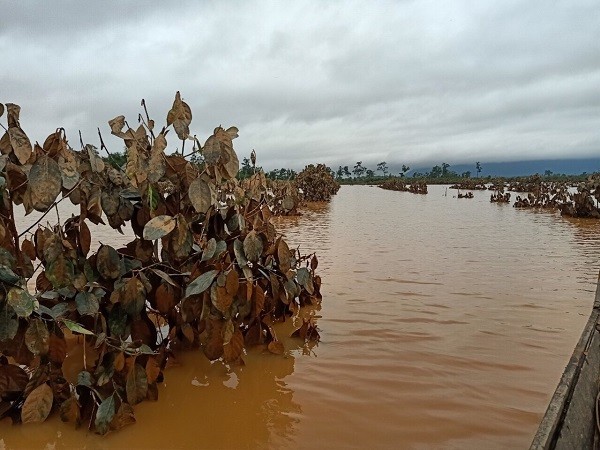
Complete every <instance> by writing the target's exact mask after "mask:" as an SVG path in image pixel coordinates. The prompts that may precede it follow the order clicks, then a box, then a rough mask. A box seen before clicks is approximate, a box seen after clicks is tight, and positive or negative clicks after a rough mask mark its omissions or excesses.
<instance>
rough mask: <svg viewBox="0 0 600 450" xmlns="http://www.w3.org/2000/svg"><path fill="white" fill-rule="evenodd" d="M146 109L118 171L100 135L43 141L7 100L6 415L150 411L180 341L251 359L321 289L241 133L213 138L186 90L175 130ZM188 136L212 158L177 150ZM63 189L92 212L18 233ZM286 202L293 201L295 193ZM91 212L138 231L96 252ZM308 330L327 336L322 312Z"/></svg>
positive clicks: (2, 300)
mask: <svg viewBox="0 0 600 450" xmlns="http://www.w3.org/2000/svg"><path fill="white" fill-rule="evenodd" d="M142 107H143V114H140V115H139V117H138V122H139V126H137V127H136V128H132V127H130V126H129V124H128V122H127V121H126V120H125V117H124V116H119V117H116V118H114V119H112V120H111V121H110V122H109V125H110V129H111V133H112V134H113V135H115V136H117V137H118V138H120V139H122V140H123V143H124V145H125V147H126V148H127V162H126V164H125V166H124V167H119V166H118V165H113V164H110V163H106V162H105V161H103V160H102V158H100V156H99V154H98V152H97V149H96V148H95V147H93V146H91V145H83V144H82V148H81V150H78V151H76V150H73V149H72V148H71V147H70V145H69V143H68V142H67V139H66V135H65V131H64V130H63V129H57V130H56V131H55V132H54V133H52V134H50V135H49V136H48V138H47V139H46V140H45V141H44V143H43V145H39V144H37V143H36V144H34V145H32V144H31V141H30V139H29V138H28V136H27V135H26V134H25V132H24V131H23V130H22V129H21V126H20V120H19V116H20V107H19V106H17V105H15V104H6V118H7V128H5V129H6V132H5V133H4V135H3V137H2V138H1V139H0V151H1V153H2V156H0V169H1V172H0V176H1V177H0V183H1V191H0V193H1V202H0V286H1V289H0V418H3V417H10V418H12V420H13V422H15V423H18V422H40V421H44V420H45V419H46V418H47V417H48V416H49V415H50V414H51V413H52V412H53V411H57V412H59V414H60V416H61V418H62V420H64V421H72V422H74V423H75V424H77V425H79V424H81V423H85V424H86V426H87V427H89V428H90V429H93V430H94V431H95V432H97V433H100V434H105V433H107V432H108V431H110V430H115V429H119V428H121V427H122V426H124V425H127V424H129V423H132V422H134V421H135V418H134V411H133V406H134V405H135V404H137V403H139V402H141V401H143V400H146V399H151V400H155V399H157V397H158V383H160V382H161V380H162V379H163V371H164V369H165V367H166V365H167V363H168V361H169V359H170V358H171V357H172V355H173V352H174V349H175V348H176V347H177V346H178V345H182V346H192V347H197V348H200V349H201V350H202V351H203V352H204V354H205V355H206V357H207V358H209V359H210V360H221V361H223V362H224V363H226V364H230V365H235V364H243V358H244V354H245V349H246V348H247V347H249V346H254V345H262V346H264V348H265V349H266V350H267V349H268V351H270V352H272V353H275V354H282V353H284V351H285V349H284V347H283V344H282V342H281V340H280V339H278V337H277V335H276V332H275V330H274V328H273V323H274V322H277V321H283V320H286V317H288V316H290V315H294V314H295V313H297V312H298V311H299V308H300V307H302V306H304V305H314V304H318V303H319V302H320V300H321V294H320V286H321V279H320V277H319V276H318V275H317V274H316V269H317V266H318V261H317V257H316V256H315V255H314V254H313V255H301V254H300V253H299V251H298V250H297V249H290V248H289V246H288V244H287V243H286V241H285V240H284V239H283V238H282V237H281V236H280V235H278V234H277V231H276V229H275V228H274V226H273V224H272V223H271V222H270V220H269V219H270V217H271V215H272V211H271V210H270V208H269V207H268V195H267V186H266V182H265V180H264V174H260V173H257V174H254V175H253V176H252V177H250V179H248V180H245V181H244V182H239V181H238V180H237V179H236V175H237V173H238V170H239V161H238V157H237V154H236V152H235V151H234V148H233V139H235V138H236V137H237V133H238V130H237V128H235V127H230V128H227V129H225V128H222V127H220V126H219V127H217V128H215V130H214V132H213V134H212V135H211V136H209V137H208V139H206V141H205V142H204V143H203V144H201V143H200V141H199V140H198V139H197V138H196V136H193V135H192V134H191V133H190V128H189V127H190V124H191V121H192V111H191V109H190V107H189V106H188V104H187V103H186V102H184V101H183V100H182V99H181V97H180V94H179V92H178V93H177V94H176V96H175V100H174V102H173V105H172V108H171V109H170V110H169V112H168V114H167V118H166V125H165V126H163V127H162V128H160V129H158V128H157V127H156V126H155V122H154V121H153V120H152V119H151V118H150V117H149V115H148V112H147V108H146V105H145V102H144V101H142ZM4 112H5V108H4V106H3V105H1V104H0V116H1V115H3V113H4ZM99 134H100V133H99ZM173 134H175V135H176V138H177V139H178V141H179V142H182V143H183V145H182V149H184V148H185V143H186V142H187V143H191V145H192V153H191V154H198V153H199V154H201V156H202V160H203V164H202V165H200V166H198V165H197V164H192V163H190V162H189V161H188V159H187V158H186V157H185V156H184V155H183V150H182V152H181V154H178V153H173V154H167V153H166V152H165V150H166V149H167V138H168V137H171V135H173ZM100 142H101V144H100V147H101V150H105V151H108V150H107V149H106V147H105V145H104V143H103V141H102V137H101V136H100ZM188 147H189V146H188ZM188 156H189V155H188ZM199 167H200V168H199ZM59 196H61V198H59ZM64 199H68V200H69V201H71V202H72V203H73V204H75V205H78V207H79V213H78V214H77V215H74V216H72V217H69V218H67V219H66V220H65V221H64V222H62V223H60V222H59V223H58V224H56V225H54V226H42V225H40V224H39V222H40V221H41V219H40V220H38V222H37V223H36V224H34V225H33V226H32V227H29V228H28V229H26V230H18V229H17V225H16V223H17V221H16V217H17V215H18V214H17V213H16V212H15V206H17V205H22V207H23V208H24V209H25V213H26V214H29V213H30V212H32V211H34V210H35V211H39V212H41V213H43V214H42V217H44V216H45V215H46V214H47V213H48V212H49V211H51V210H53V209H54V208H56V207H57V204H58V203H59V202H61V201H62V200H64ZM282 203H283V204H282V206H281V207H282V208H283V209H284V210H290V209H293V208H290V203H289V202H288V201H287V196H284V197H283V199H282ZM57 211H58V210H57ZM90 223H92V224H96V225H98V224H100V225H105V224H108V226H109V227H111V228H113V229H116V230H118V231H120V230H121V229H122V227H124V226H130V227H131V229H132V230H133V233H134V235H135V238H134V239H133V240H131V241H130V242H128V243H127V244H126V245H125V246H123V247H121V248H114V247H113V246H111V245H108V244H103V245H101V246H100V247H99V248H98V249H97V251H93V249H92V248H91V242H92V235H91V231H90V227H89V224H90ZM30 280H31V282H30ZM32 284H34V285H35V290H33V289H30V287H29V286H31V285H32ZM295 336H297V337H299V338H301V339H304V340H317V339H318V337H319V335H318V331H317V329H316V326H315V324H314V323H312V322H304V323H303V324H302V326H301V327H300V328H299V329H298V330H297V331H296V333H295ZM78 351H79V354H81V355H82V356H81V361H80V363H81V364H80V368H79V369H78V370H77V371H76V373H67V372H68V371H67V370H65V366H64V363H65V359H66V358H67V355H70V354H72V353H77V352H78Z"/></svg>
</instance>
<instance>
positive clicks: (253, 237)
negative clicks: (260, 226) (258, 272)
mask: <svg viewBox="0 0 600 450" xmlns="http://www.w3.org/2000/svg"><path fill="white" fill-rule="evenodd" d="M262 252H263V241H262V239H261V238H260V236H259V235H258V233H257V232H256V231H254V230H252V231H251V232H250V233H248V234H247V235H246V238H245V239H244V254H245V255H246V258H248V261H252V262H256V261H258V260H259V259H260V257H261V255H262Z"/></svg>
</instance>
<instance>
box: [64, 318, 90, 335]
mask: <svg viewBox="0 0 600 450" xmlns="http://www.w3.org/2000/svg"><path fill="white" fill-rule="evenodd" d="M62 321H63V323H64V324H65V325H66V327H67V328H68V329H69V330H71V331H72V332H73V333H79V334H87V335H89V336H93V335H94V333H92V332H91V331H90V330H88V329H86V328H83V327H82V326H81V325H79V324H78V323H77V322H73V321H72V320H69V319H62Z"/></svg>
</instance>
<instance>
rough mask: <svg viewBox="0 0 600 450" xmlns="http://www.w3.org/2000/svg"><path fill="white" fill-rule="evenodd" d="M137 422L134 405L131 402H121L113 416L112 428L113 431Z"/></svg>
mask: <svg viewBox="0 0 600 450" xmlns="http://www.w3.org/2000/svg"><path fill="white" fill-rule="evenodd" d="M134 423H135V414H134V412H133V407H132V406H131V405H130V404H129V403H125V402H121V406H119V410H118V411H117V413H116V414H115V415H114V416H113V418H112V420H111V422H110V429H111V430H113V431H117V430H120V429H121V428H123V427H126V426H127V425H133V424H134Z"/></svg>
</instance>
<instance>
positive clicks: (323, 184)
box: [294, 164, 340, 202]
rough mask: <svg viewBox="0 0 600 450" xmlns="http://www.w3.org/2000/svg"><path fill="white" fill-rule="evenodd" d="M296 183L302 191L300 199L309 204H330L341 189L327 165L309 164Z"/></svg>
mask: <svg viewBox="0 0 600 450" xmlns="http://www.w3.org/2000/svg"><path fill="white" fill-rule="evenodd" d="M294 182H295V183H296V186H297V187H298V189H299V191H300V198H301V199H302V200H305V201H309V202H328V201H330V200H331V197H332V196H333V195H335V194H337V191H339V189H340V184H339V183H338V182H337V181H335V179H334V178H333V175H332V173H331V170H330V169H329V168H328V167H327V166H326V165H325V164H317V165H316V166H315V165H313V164H309V165H308V166H306V167H305V168H304V170H302V172H300V173H299V174H298V176H297V177H296V179H295V180H294Z"/></svg>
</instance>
